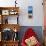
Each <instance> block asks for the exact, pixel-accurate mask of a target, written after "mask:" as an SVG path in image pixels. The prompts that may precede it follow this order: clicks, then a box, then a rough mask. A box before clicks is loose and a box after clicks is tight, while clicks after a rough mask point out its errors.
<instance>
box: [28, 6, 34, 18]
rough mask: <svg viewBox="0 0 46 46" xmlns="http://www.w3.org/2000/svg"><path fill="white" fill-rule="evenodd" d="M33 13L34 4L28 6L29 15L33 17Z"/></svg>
mask: <svg viewBox="0 0 46 46" xmlns="http://www.w3.org/2000/svg"><path fill="white" fill-rule="evenodd" d="M32 15H33V8H32V6H28V17H29V18H32Z"/></svg>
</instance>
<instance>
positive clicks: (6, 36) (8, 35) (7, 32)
mask: <svg viewBox="0 0 46 46" xmlns="http://www.w3.org/2000/svg"><path fill="white" fill-rule="evenodd" d="M2 33H3V34H2V40H4V41H8V40H11V39H12V30H11V29H9V28H5V29H4V30H3V32H2Z"/></svg>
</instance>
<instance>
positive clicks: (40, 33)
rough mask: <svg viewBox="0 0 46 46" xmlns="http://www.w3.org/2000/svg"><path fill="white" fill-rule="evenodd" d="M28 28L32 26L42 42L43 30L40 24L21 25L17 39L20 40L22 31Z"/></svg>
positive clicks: (22, 34)
mask: <svg viewBox="0 0 46 46" xmlns="http://www.w3.org/2000/svg"><path fill="white" fill-rule="evenodd" d="M28 28H32V29H33V30H34V32H36V34H37V37H38V39H39V41H40V42H41V43H43V30H42V26H22V27H21V29H20V32H19V39H20V41H21V40H22V38H23V36H24V33H25V32H26V30H27V29H28Z"/></svg>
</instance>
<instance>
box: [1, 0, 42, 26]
mask: <svg viewBox="0 0 46 46" xmlns="http://www.w3.org/2000/svg"><path fill="white" fill-rule="evenodd" d="M14 1H15V0H9V1H8V0H0V6H2V7H4V6H6V7H7V6H14V5H15V3H14ZM17 2H18V5H17V6H19V7H20V14H19V15H20V16H19V24H20V25H21V26H43V6H42V0H35V1H34V0H17ZM28 6H32V7H33V17H32V18H31V19H29V18H28Z"/></svg>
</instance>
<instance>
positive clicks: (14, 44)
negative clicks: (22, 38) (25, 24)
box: [0, 7, 20, 46]
mask: <svg viewBox="0 0 46 46" xmlns="http://www.w3.org/2000/svg"><path fill="white" fill-rule="evenodd" d="M2 10H4V11H5V10H8V11H7V12H8V13H9V14H4V13H5V12H6V11H5V12H4V13H3V14H2ZM10 12H13V13H14V14H10ZM15 12H17V13H16V14H15ZM7 16H17V24H8V22H7V21H6V20H5V21H6V22H7V23H6V22H5V21H4V22H5V23H3V20H4V19H5V17H7ZM18 16H19V7H0V18H1V24H0V32H1V33H3V30H4V29H6V28H8V29H11V30H12V31H14V32H15V29H16V30H17V31H16V32H18V31H19V30H20V25H19V24H18ZM1 36H2V34H1ZM16 37H17V36H16ZM2 38H3V37H1V41H0V46H18V42H19V41H18V40H17V41H13V39H11V40H9V41H4V40H2ZM13 38H14V37H13ZM15 40H16V39H15Z"/></svg>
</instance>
